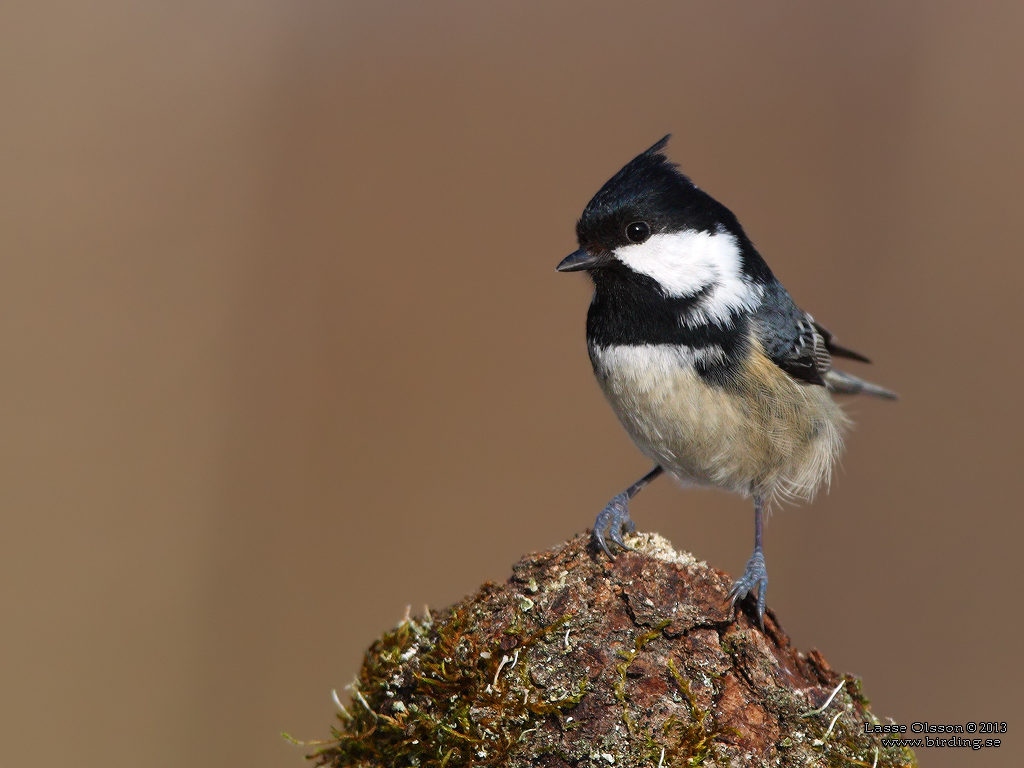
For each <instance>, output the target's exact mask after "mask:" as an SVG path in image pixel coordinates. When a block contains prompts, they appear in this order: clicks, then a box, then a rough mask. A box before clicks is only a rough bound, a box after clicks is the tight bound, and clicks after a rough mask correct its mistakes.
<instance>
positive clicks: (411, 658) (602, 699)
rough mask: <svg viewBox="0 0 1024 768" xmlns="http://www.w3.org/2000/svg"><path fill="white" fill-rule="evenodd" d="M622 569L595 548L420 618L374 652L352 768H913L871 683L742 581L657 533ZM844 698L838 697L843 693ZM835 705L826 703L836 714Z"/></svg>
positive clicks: (337, 761) (346, 742) (353, 740)
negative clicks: (737, 591)
mask: <svg viewBox="0 0 1024 768" xmlns="http://www.w3.org/2000/svg"><path fill="white" fill-rule="evenodd" d="M631 543H632V545H633V546H634V547H635V549H634V550H633V551H631V552H625V553H622V554H620V555H619V556H618V557H617V558H616V559H615V560H609V559H608V558H607V557H605V556H604V555H603V554H597V553H596V552H595V551H594V549H593V547H592V546H590V544H589V538H588V537H587V536H582V535H581V536H577V537H576V538H574V539H572V540H571V541H569V542H567V543H565V544H563V545H561V546H559V547H556V548H555V549H553V550H550V551H547V552H540V553H536V554H532V555H528V556H527V557H525V558H523V559H522V560H521V561H520V562H519V563H517V564H516V565H515V566H514V567H513V574H512V577H511V578H510V579H509V580H508V581H507V582H505V583H504V584H501V585H495V584H490V583H488V584H485V585H484V586H483V587H482V588H481V589H480V590H479V591H478V592H477V593H476V594H475V595H473V596H471V597H468V598H466V599H465V600H463V601H462V602H461V603H458V604H457V605H455V606H452V607H451V608H448V609H446V610H444V611H441V612H439V613H434V614H428V615H426V616H422V617H416V618H407V619H406V620H404V621H403V622H402V623H401V624H400V625H399V626H398V627H397V628H396V629H395V630H394V631H393V632H390V633H388V634H386V635H385V636H384V637H382V638H381V639H380V640H378V641H376V642H375V643H374V644H373V645H372V646H371V647H370V649H369V650H368V651H367V653H366V659H365V661H364V664H363V668H362V670H361V672H360V675H359V678H358V682H357V684H355V685H354V686H353V688H352V702H351V704H350V705H349V706H348V707H347V708H345V709H344V710H343V711H342V712H341V713H340V714H339V719H340V721H341V722H340V725H339V726H338V727H336V728H335V729H334V732H333V736H334V740H332V741H330V742H325V743H323V744H324V745H323V746H322V747H321V748H320V749H319V750H318V751H317V752H316V753H314V754H313V755H311V756H310V757H311V759H313V760H315V761H316V764H317V765H322V766H331V767H332V768H334V767H339V768H340V766H367V767H368V768H369V767H372V768H377V766H424V767H426V766H437V767H438V768H457V767H458V766H471V765H472V766H509V767H510V768H520V767H523V768H525V767H526V766H531V767H534V766H538V767H540V766H542V767H544V768H565V767H566V766H574V767H576V768H585V767H590V766H603V768H612V767H614V766H652V768H653V767H654V766H684V765H685V766H693V765H704V766H709V767H710V766H840V765H842V766H848V765H864V766H869V767H871V766H877V767H878V768H882V767H883V766H904V765H916V761H915V759H914V756H913V754H912V753H911V752H910V751H909V750H906V749H899V748H894V747H883V746H882V743H881V740H880V739H879V737H878V736H875V735H866V734H864V733H863V730H864V728H863V724H864V723H865V722H872V723H878V722H879V721H878V720H877V719H876V718H875V717H874V715H872V714H871V713H870V711H869V710H868V708H867V700H866V699H865V698H864V696H863V695H862V694H861V690H860V681H859V680H857V679H855V678H853V677H850V676H845V677H844V676H843V675H840V674H838V673H837V672H835V671H833V670H832V669H831V668H830V667H829V666H828V664H827V663H826V661H825V660H824V658H822V656H821V655H820V654H819V653H818V652H817V651H812V652H811V653H809V654H804V653H800V652H799V651H797V650H795V649H794V648H793V647H792V646H791V645H790V642H789V638H788V637H787V636H786V635H785V633H784V632H783V631H782V630H781V628H780V627H779V625H778V623H777V621H776V618H775V615H774V614H773V613H772V612H771V611H770V610H769V611H768V613H767V614H766V616H765V629H764V631H763V632H762V631H761V629H760V628H759V627H758V626H757V623H756V620H755V619H754V618H753V616H752V614H750V613H747V612H746V611H740V612H738V615H734V614H733V612H731V611H730V610H729V608H728V599H727V594H728V590H729V587H730V586H731V582H730V580H729V578H728V577H727V576H726V575H725V574H723V573H721V572H719V571H716V570H714V569H712V568H709V567H708V566H707V565H706V564H704V563H701V562H698V561H696V560H695V559H694V558H693V557H692V556H690V555H688V554H680V553H677V552H675V551H673V550H672V548H671V546H670V545H669V543H668V542H667V541H665V540H664V539H663V538H661V537H659V536H657V535H653V534H643V535H638V536H635V537H633V538H632V539H631ZM833 692H835V695H834V696H832V698H831V699H830V696H831V695H832V694H833ZM826 703H827V706H826Z"/></svg>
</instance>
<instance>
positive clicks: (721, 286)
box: [558, 136, 771, 304]
mask: <svg viewBox="0 0 1024 768" xmlns="http://www.w3.org/2000/svg"><path fill="white" fill-rule="evenodd" d="M668 140H669V136H666V137H665V138H663V139H661V141H659V142H658V143H657V144H655V145H654V146H653V147H651V148H650V149H648V150H647V151H645V152H643V153H641V154H640V155H637V156H636V157H635V158H633V159H632V160H631V161H630V162H629V163H627V164H626V166H625V167H623V168H622V170H620V171H619V172H618V173H616V174H615V175H614V176H613V177H612V178H611V179H610V180H609V181H608V182H607V183H606V184H605V185H604V186H603V187H601V189H600V190H599V191H598V193H597V194H596V195H594V197H593V199H592V200H591V201H590V202H589V203H587V207H586V208H585V209H584V210H583V215H582V216H580V219H579V221H578V222H577V223H576V236H577V239H578V241H579V246H580V247H579V250H577V251H575V252H573V253H572V254H570V255H569V256H567V257H566V258H565V259H563V260H562V262H561V263H560V264H559V265H558V271H560V272H575V271H580V270H586V271H587V272H589V273H590V276H591V277H592V278H593V279H594V282H595V283H596V284H597V285H598V287H600V286H601V284H602V283H603V282H606V281H611V282H615V283H619V282H621V281H623V280H626V281H632V282H637V281H639V282H643V283H645V284H651V285H653V286H656V288H657V289H658V290H659V292H660V293H662V294H663V295H664V296H665V297H671V298H681V297H689V296H697V295H699V294H703V295H709V294H719V299H720V300H721V301H723V302H725V303H726V304H735V303H736V302H738V301H742V300H743V298H744V296H745V295H746V294H747V293H749V291H748V290H747V289H746V288H749V286H750V283H751V281H754V282H757V281H758V280H759V279H768V278H770V276H771V273H770V272H769V271H768V268H767V266H766V265H764V262H763V261H762V260H761V259H760V257H759V256H758V255H757V252H756V251H755V250H754V249H753V246H751V245H750V243H749V241H748V240H747V238H746V235H745V234H744V233H743V229H742V227H740V225H739V222H738V221H737V220H736V217H735V216H734V215H733V214H732V212H731V211H730V210H729V209H728V208H726V207H725V206H724V205H722V204H721V203H719V202H718V201H717V200H715V199H714V198H712V197H711V196H710V195H708V194H707V193H706V192H704V191H703V190H701V189H699V188H697V187H696V186H695V185H694V184H693V182H692V181H690V179H689V178H687V177H686V176H684V175H683V174H682V173H681V172H680V171H679V169H678V168H677V167H676V166H675V164H673V163H671V162H670V161H669V159H668V158H667V157H666V156H665V155H664V153H663V152H662V150H663V149H664V148H665V145H666V144H667V143H668ZM762 268H763V270H762ZM744 286H746V288H745V287H744ZM730 294H734V295H730ZM740 294H742V295H740Z"/></svg>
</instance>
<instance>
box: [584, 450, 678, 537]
mask: <svg viewBox="0 0 1024 768" xmlns="http://www.w3.org/2000/svg"><path fill="white" fill-rule="evenodd" d="M664 471H665V470H664V469H662V468H661V467H660V466H657V467H655V468H654V469H652V470H651V471H650V472H648V473H647V474H646V475H644V476H643V477H641V478H640V479H639V480H637V481H636V482H635V483H633V484H632V485H631V486H629V488H627V489H626V490H624V491H623V492H622V493H620V494H619V495H618V496H616V497H615V498H614V499H612V500H611V501H609V502H608V504H607V505H606V506H605V508H604V509H602V510H601V512H600V513H599V514H598V516H597V520H595V521H594V541H596V542H597V544H598V546H600V547H601V549H603V550H604V551H605V554H607V555H608V557H615V555H613V554H612V551H611V549H610V548H609V547H608V541H611V543H612V544H615V545H616V546H619V547H622V548H623V549H629V547H627V546H626V542H624V541H623V540H622V532H623V531H626V533H632V532H633V531H635V530H636V526H635V525H634V524H633V521H632V520H631V519H630V517H629V500H630V499H632V498H633V497H634V496H636V495H637V493H638V492H639V491H640V489H641V488H643V487H644V486H645V485H647V484H648V483H649V482H651V480H653V479H654V478H656V477H657V476H658V475H660V474H661V473H662V472H664ZM606 532H607V537H608V541H606V540H605V535H606Z"/></svg>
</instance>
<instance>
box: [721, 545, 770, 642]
mask: <svg viewBox="0 0 1024 768" xmlns="http://www.w3.org/2000/svg"><path fill="white" fill-rule="evenodd" d="M753 593H756V594H757V621H758V623H759V624H760V625H761V629H764V608H765V596H766V595H767V593H768V569H767V568H765V565H764V553H763V552H761V550H760V549H755V550H754V554H753V555H751V557H750V560H749V561H747V570H746V571H744V572H743V576H741V577H740V578H739V580H737V581H736V583H735V584H733V585H732V589H731V590H730V591H729V606H730V607H733V606H735V605H736V603H738V602H739V601H740V600H742V599H743V598H745V597H746V596H747V595H750V594H753Z"/></svg>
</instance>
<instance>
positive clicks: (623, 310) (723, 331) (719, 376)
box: [587, 265, 749, 385]
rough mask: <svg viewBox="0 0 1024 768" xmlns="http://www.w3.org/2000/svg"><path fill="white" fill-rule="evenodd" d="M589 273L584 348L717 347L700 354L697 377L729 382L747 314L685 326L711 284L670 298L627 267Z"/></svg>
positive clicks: (740, 354) (740, 352) (744, 336)
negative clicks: (590, 291) (590, 296)
mask: <svg viewBox="0 0 1024 768" xmlns="http://www.w3.org/2000/svg"><path fill="white" fill-rule="evenodd" d="M591 274H592V276H593V278H594V299H593V301H592V302H591V304H590V309H589V311H588V312H587V345H588V347H590V348H593V347H595V346H596V347H605V348H606V347H614V346H640V345H645V344H672V345H681V346H686V347H690V348H691V349H693V350H694V351H701V350H709V349H712V348H716V347H717V348H718V349H720V350H721V352H722V354H721V355H717V356H716V355H709V356H707V357H703V356H702V357H701V358H700V360H699V362H698V363H697V364H696V368H697V373H698V374H700V376H701V377H702V378H704V379H706V380H707V381H708V382H709V383H713V384H719V385H726V384H728V383H729V381H731V380H732V379H733V376H734V374H735V372H736V366H737V364H738V361H739V360H741V359H742V357H743V353H744V352H745V347H746V345H747V344H748V343H749V342H748V330H749V329H748V325H749V320H748V318H747V316H746V315H745V314H743V313H738V314H734V315H733V316H732V318H731V319H730V321H729V322H728V323H726V324H720V323H715V322H708V321H706V320H705V319H703V318H700V319H699V320H698V319H696V318H695V319H694V321H693V322H686V320H687V318H689V317H693V315H694V313H695V312H696V311H697V310H699V308H700V305H701V304H702V303H703V302H704V300H705V299H706V298H707V297H708V294H709V293H710V291H711V290H712V288H711V287H710V286H709V287H708V288H705V289H702V290H701V291H699V292H697V293H695V294H693V295H692V296H683V297H671V296H666V295H665V294H664V293H663V292H662V290H661V288H660V286H659V285H658V283H657V282H656V281H655V280H654V279H653V278H650V277H647V276H646V275H640V274H637V273H636V272H633V271H632V270H630V269H628V268H626V267H620V266H618V265H612V266H609V267H605V268H603V269H600V270H597V271H595V272H593V273H591ZM592 362H593V361H592ZM595 371H596V367H595Z"/></svg>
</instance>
